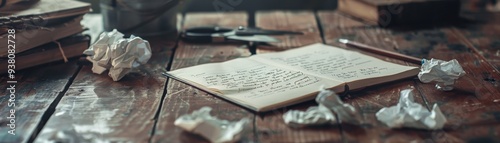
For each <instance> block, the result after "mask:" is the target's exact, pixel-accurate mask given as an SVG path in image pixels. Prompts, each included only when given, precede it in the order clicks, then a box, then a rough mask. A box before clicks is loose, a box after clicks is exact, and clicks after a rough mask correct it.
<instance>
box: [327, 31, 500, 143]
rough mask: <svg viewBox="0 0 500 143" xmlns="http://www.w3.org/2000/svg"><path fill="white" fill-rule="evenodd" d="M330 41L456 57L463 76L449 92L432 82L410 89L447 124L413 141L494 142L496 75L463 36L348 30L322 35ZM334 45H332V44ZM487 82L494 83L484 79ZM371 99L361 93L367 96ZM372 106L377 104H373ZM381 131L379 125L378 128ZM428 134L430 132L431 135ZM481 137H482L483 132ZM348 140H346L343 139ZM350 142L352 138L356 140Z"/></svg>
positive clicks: (444, 57)
mask: <svg viewBox="0 0 500 143" xmlns="http://www.w3.org/2000/svg"><path fill="white" fill-rule="evenodd" d="M326 35H330V36H329V37H330V38H331V39H332V40H326V41H331V42H334V41H335V40H333V39H336V38H348V39H351V40H355V41H359V42H362V43H366V44H369V45H373V46H376V47H380V48H383V49H386V50H392V51H398V52H401V53H403V54H408V55H412V56H416V57H421V58H438V59H442V60H451V59H457V60H458V61H459V62H460V63H461V64H462V66H463V67H464V70H466V71H467V75H466V76H465V77H463V78H461V79H460V80H459V81H457V85H456V89H455V90H454V91H452V92H441V91H437V90H436V89H435V88H434V84H423V83H421V82H419V81H418V80H416V81H415V83H416V85H414V86H415V87H416V88H417V89H418V91H419V92H420V93H421V95H422V97H424V98H423V99H424V101H425V102H426V103H428V105H427V107H428V108H430V107H432V105H433V104H434V103H437V104H438V105H439V106H440V107H441V110H442V111H443V113H444V114H445V116H446V117H447V118H448V120H449V122H448V124H447V125H446V128H445V129H444V130H438V131H432V132H421V133H418V134H417V137H424V138H416V139H419V140H420V139H425V140H429V141H438V142H442V141H446V140H449V141H452V142H456V141H459V142H463V141H469V140H472V139H474V138H475V137H482V136H486V138H493V137H495V136H494V135H495V134H498V132H499V130H498V129H499V128H498V123H499V122H498V120H497V119H496V118H495V117H498V115H496V114H497V113H498V111H499V110H498V106H499V105H498V104H495V103H494V101H495V99H498V98H500V95H499V93H500V89H499V88H498V83H497V82H496V79H498V78H499V76H500V75H499V74H498V73H497V71H496V70H495V69H494V68H492V67H491V66H490V65H489V64H488V63H487V62H486V61H484V60H482V58H481V56H480V55H479V54H478V53H475V52H474V50H472V49H471V48H472V47H468V46H467V44H466V43H465V41H464V40H463V38H459V36H457V33H456V32H454V30H453V28H440V29H427V30H425V29H421V30H409V31H394V30H389V29H380V28H368V29H367V28H352V29H337V30H331V31H325V37H328V36H326ZM331 44H334V43H331ZM485 78H491V79H495V80H494V82H492V81H491V80H488V81H487V80H484V79H485ZM370 96H373V95H364V97H370ZM374 101H375V102H379V101H377V100H374ZM380 128H382V127H380ZM429 133H430V134H429ZM481 133H484V134H481ZM347 138H348V139H349V140H350V137H349V136H347ZM359 139H360V138H359V137H357V138H356V139H354V138H352V140H359Z"/></svg>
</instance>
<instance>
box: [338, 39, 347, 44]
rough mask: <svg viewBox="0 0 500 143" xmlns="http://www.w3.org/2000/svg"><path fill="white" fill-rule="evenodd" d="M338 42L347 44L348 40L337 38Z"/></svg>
mask: <svg viewBox="0 0 500 143" xmlns="http://www.w3.org/2000/svg"><path fill="white" fill-rule="evenodd" d="M339 42H340V43H343V44H347V43H348V42H349V40H347V39H339Z"/></svg>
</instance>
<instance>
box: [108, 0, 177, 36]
mask: <svg viewBox="0 0 500 143" xmlns="http://www.w3.org/2000/svg"><path fill="white" fill-rule="evenodd" d="M178 3H179V0H101V3H100V6H101V13H102V15H103V22H104V30H105V31H111V30H113V29H117V30H118V31H120V32H123V33H124V34H127V35H128V34H134V35H138V36H151V35H162V34H169V33H176V32H177V29H176V24H177V16H176V13H177V5H178Z"/></svg>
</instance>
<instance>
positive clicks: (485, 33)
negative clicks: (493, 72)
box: [458, 14, 500, 70]
mask: <svg viewBox="0 0 500 143" xmlns="http://www.w3.org/2000/svg"><path fill="white" fill-rule="evenodd" d="M499 16H500V14H499ZM499 19H500V18H499ZM497 23H498V22H497ZM458 30H459V31H460V33H462V34H463V35H464V37H465V38H466V39H468V40H469V41H470V43H471V44H472V46H473V47H474V48H475V49H476V50H477V51H478V53H480V54H481V55H482V56H483V57H485V60H486V61H487V62H489V63H490V64H492V65H493V66H494V67H495V68H496V69H497V70H500V26H499V25H498V24H493V22H488V23H486V24H481V25H469V26H467V27H464V28H460V29H458Z"/></svg>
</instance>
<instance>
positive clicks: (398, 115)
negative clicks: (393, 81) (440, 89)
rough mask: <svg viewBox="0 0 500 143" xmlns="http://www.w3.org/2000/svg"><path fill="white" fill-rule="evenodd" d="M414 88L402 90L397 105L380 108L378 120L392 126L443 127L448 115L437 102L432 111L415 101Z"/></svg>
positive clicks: (431, 128) (434, 128)
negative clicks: (445, 114)
mask: <svg viewBox="0 0 500 143" xmlns="http://www.w3.org/2000/svg"><path fill="white" fill-rule="evenodd" d="M412 90H413V89H405V90H402V91H401V92H400V98H399V103H398V104H397V105H396V106H391V107H384V108H382V109H380V110H379V111H378V112H377V114H376V117H377V120H379V121H380V122H382V123H384V124H386V125H387V126H389V127H391V128H402V127H408V128H417V129H428V130H436V129H442V128H443V126H444V124H445V123H446V117H445V116H444V115H443V113H442V112H441V110H440V109H439V107H438V106H437V104H434V106H433V107H432V111H429V110H427V108H425V107H423V106H422V105H420V104H418V103H415V101H414V99H413V93H412Z"/></svg>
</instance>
